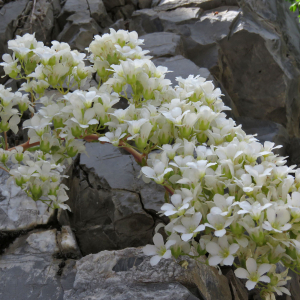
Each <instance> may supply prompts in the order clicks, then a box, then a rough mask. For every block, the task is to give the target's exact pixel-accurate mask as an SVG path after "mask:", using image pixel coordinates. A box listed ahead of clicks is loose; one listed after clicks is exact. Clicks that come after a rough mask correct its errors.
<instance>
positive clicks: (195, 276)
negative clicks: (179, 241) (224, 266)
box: [64, 248, 232, 300]
mask: <svg viewBox="0 0 300 300" xmlns="http://www.w3.org/2000/svg"><path fill="white" fill-rule="evenodd" d="M149 261H150V257H149V256H145V255H144V254H143V252H142V251H141V250H140V249H135V248H127V249H124V250H119V251H102V252H100V253H97V254H90V255H88V256H86V257H84V258H82V259H81V260H79V261H77V263H76V269H77V273H76V279H75V282H74V288H73V289H72V290H69V291H66V293H65V295H64V299H68V300H75V299H86V300H87V299H91V298H95V299H103V300H104V299H107V297H111V298H113V299H120V300H121V299H122V300H123V299H128V300H129V299H136V300H138V299H149V300H150V299H159V300H169V299H174V300H177V299H178V300H179V299H180V300H181V299H189V300H196V299H204V300H221V299H222V300H231V299H232V298H231V292H230V289H229V285H228V281H227V278H226V277H225V276H223V275H221V276H220V275H218V272H217V271H216V270H215V269H214V268H212V267H209V266H206V265H203V264H196V263H195V261H192V260H190V259H187V261H188V263H189V265H188V267H187V269H184V268H182V267H181V266H180V265H179V264H178V263H177V262H175V261H174V260H171V259H168V260H161V262H160V263H159V264H158V265H156V266H151V265H150V262H149Z"/></svg>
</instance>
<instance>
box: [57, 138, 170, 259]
mask: <svg viewBox="0 0 300 300" xmlns="http://www.w3.org/2000/svg"><path fill="white" fill-rule="evenodd" d="M86 147H87V153H88V156H87V155H85V154H82V155H81V157H80V160H79V166H78V167H77V171H76V169H75V170H74V171H73V174H70V175H71V176H70V178H68V179H67V180H66V182H65V184H67V185H68V186H70V187H71V190H70V194H69V197H70V199H71V200H69V203H68V204H69V205H70V207H71V210H72V213H69V214H68V213H67V212H66V211H60V213H59V216H58V218H59V222H60V223H61V224H63V225H67V224H69V225H70V226H71V227H72V228H74V229H75V235H76V238H77V240H78V243H79V247H80V249H81V251H82V253H83V255H87V254H90V253H97V252H99V251H102V250H115V249H123V248H125V247H130V246H135V247H138V246H142V245H145V244H147V243H150V242H151V241H152V236H153V229H154V225H155V222H156V221H157V220H158V221H160V222H163V221H165V219H164V220H161V219H160V218H158V216H157V215H156V213H157V212H158V211H160V208H161V206H162V205H163V204H164V189H163V188H162V187H158V186H157V185H156V184H155V183H151V184H150V185H146V184H145V183H144V182H142V180H141V179H139V178H138V175H139V172H140V167H139V166H138V165H137V163H136V162H135V161H134V160H133V158H132V157H131V156H130V155H126V154H124V153H122V152H120V150H119V149H118V148H115V147H114V146H112V145H110V144H104V145H101V144H98V143H90V144H87V145H86ZM76 172H77V175H76V174H75V173H76Z"/></svg>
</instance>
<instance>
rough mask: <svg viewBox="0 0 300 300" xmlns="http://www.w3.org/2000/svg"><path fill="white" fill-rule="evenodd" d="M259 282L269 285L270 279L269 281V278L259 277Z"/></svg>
mask: <svg viewBox="0 0 300 300" xmlns="http://www.w3.org/2000/svg"><path fill="white" fill-rule="evenodd" d="M259 281H262V282H267V283H269V282H271V279H270V277H269V276H266V275H264V276H261V277H260V278H259Z"/></svg>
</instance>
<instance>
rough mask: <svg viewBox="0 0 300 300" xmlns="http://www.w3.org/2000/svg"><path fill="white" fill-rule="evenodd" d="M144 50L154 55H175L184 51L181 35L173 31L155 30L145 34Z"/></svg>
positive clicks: (143, 37) (142, 37)
mask: <svg viewBox="0 0 300 300" xmlns="http://www.w3.org/2000/svg"><path fill="white" fill-rule="evenodd" d="M140 38H141V39H144V46H143V49H144V50H149V51H150V53H149V54H150V55H151V56H154V57H161V56H174V55H179V54H182V53H183V49H182V42H181V37H180V36H179V35H177V34H174V33H171V32H155V33H149V34H146V35H143V36H141V37H140Z"/></svg>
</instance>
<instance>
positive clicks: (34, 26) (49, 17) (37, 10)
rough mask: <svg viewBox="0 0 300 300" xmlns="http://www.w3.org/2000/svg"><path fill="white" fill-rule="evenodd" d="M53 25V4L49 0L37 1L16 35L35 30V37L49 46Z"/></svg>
mask: <svg viewBox="0 0 300 300" xmlns="http://www.w3.org/2000/svg"><path fill="white" fill-rule="evenodd" d="M53 27H54V4H53V3H52V1H50V0H41V1H37V2H36V5H35V7H34V8H32V11H31V12H30V15H29V17H28V18H27V20H26V22H25V23H24V25H23V26H22V28H18V29H17V31H16V33H15V34H17V35H23V34H25V33H33V32H35V38H36V39H37V40H38V41H43V42H44V43H45V44H46V45H48V46H50V42H51V34H52V30H53Z"/></svg>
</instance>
